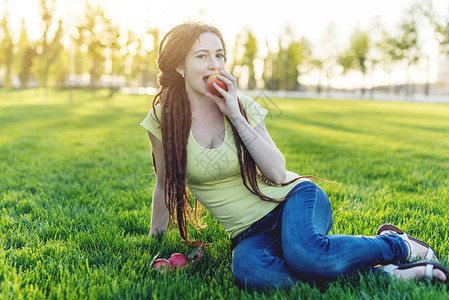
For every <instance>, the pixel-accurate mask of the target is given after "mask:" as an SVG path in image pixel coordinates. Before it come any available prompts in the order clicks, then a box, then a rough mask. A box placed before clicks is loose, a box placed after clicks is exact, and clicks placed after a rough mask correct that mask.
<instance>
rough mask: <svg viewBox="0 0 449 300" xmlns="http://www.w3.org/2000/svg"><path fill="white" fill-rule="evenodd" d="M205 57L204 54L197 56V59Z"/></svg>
mask: <svg viewBox="0 0 449 300" xmlns="http://www.w3.org/2000/svg"><path fill="white" fill-rule="evenodd" d="M205 57H206V55H204V54H201V55H198V58H205Z"/></svg>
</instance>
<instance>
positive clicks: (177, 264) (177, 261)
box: [168, 253, 188, 269]
mask: <svg viewBox="0 0 449 300" xmlns="http://www.w3.org/2000/svg"><path fill="white" fill-rule="evenodd" d="M168 261H169V263H170V267H171V268H172V269H175V268H182V267H183V266H185V265H187V262H188V260H187V257H185V256H184V255H182V254H181V253H173V254H172V255H171V256H170V258H169V259H168Z"/></svg>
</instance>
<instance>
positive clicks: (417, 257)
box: [377, 223, 438, 262]
mask: <svg viewBox="0 0 449 300" xmlns="http://www.w3.org/2000/svg"><path fill="white" fill-rule="evenodd" d="M386 234H395V235H399V236H400V237H401V238H402V239H403V240H404V241H405V242H406V243H407V245H408V248H409V254H408V256H407V258H406V259H405V261H406V262H416V261H435V262H438V256H437V255H436V254H435V251H434V250H433V249H432V247H430V246H429V245H427V244H426V243H424V242H423V241H420V240H418V239H417V238H414V237H412V236H410V235H408V234H406V233H405V232H403V231H402V230H400V229H399V228H397V227H396V226H394V225H392V224H389V223H384V224H382V225H380V226H379V228H377V235H386ZM416 244H418V245H421V246H424V247H426V248H427V253H425V255H421V254H418V253H417V251H416V249H414V247H413V246H414V245H416Z"/></svg>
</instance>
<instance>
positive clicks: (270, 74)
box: [263, 27, 311, 91]
mask: <svg viewBox="0 0 449 300" xmlns="http://www.w3.org/2000/svg"><path fill="white" fill-rule="evenodd" d="M310 57H311V45H310V42H309V41H308V40H307V39H306V38H304V37H302V38H301V39H299V40H297V39H295V37H294V35H293V32H292V29H291V28H289V27H287V28H286V29H285V36H284V37H283V38H279V41H278V51H277V52H271V51H270V52H269V53H268V55H267V57H266V58H265V60H264V74H263V80H264V82H265V88H267V89H270V90H288V91H294V90H298V88H299V81H298V79H299V78H298V77H299V75H300V73H299V68H300V66H301V65H303V64H305V63H306V62H307V61H308V60H309V59H310Z"/></svg>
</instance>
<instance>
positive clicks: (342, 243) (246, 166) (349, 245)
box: [141, 23, 449, 287]
mask: <svg viewBox="0 0 449 300" xmlns="http://www.w3.org/2000/svg"><path fill="white" fill-rule="evenodd" d="M225 62H226V49H225V44H224V42H223V38H222V36H221V34H220V32H219V31H218V30H217V29H216V28H214V27H211V26H207V25H203V24H196V23H186V24H182V25H179V26H176V27H174V28H173V29H172V30H170V31H169V32H168V33H167V34H166V35H165V37H164V38H163V40H162V42H161V44H160V47H159V58H158V67H159V69H160V71H161V73H160V75H159V83H160V86H161V89H160V91H159V93H158V94H157V95H156V96H155V98H154V101H153V108H152V109H151V111H150V113H149V115H148V116H147V118H146V119H145V120H144V121H143V122H142V123H141V125H142V126H143V127H145V128H146V129H147V130H148V135H149V138H150V141H151V145H152V152H153V165H154V169H155V172H156V184H155V188H154V194H153V204H152V215H151V229H150V234H152V235H157V234H159V233H162V232H163V231H165V230H166V228H167V225H168V221H169V218H170V217H172V218H175V217H176V220H177V224H178V228H179V231H180V234H181V237H182V238H183V239H184V240H185V241H186V242H189V243H192V242H191V241H190V240H189V239H188V235H187V220H188V219H189V220H193V217H192V214H191V213H189V205H190V202H189V199H188V194H187V190H186V186H187V187H188V188H189V190H190V191H191V192H192V194H193V195H194V196H195V198H196V199H197V200H199V201H200V202H201V203H202V204H203V205H204V206H205V207H206V208H207V209H208V210H209V211H210V212H211V213H212V214H213V215H214V216H215V218H216V219H217V220H218V221H219V222H220V223H221V224H222V225H223V226H224V228H225V229H226V231H227V233H228V234H229V236H230V238H231V240H232V272H233V274H234V276H235V279H236V282H237V283H238V284H239V285H241V286H243V285H245V284H246V285H247V286H250V287H262V286H282V287H288V286H290V285H291V284H294V283H295V282H298V281H304V282H323V281H331V280H334V279H336V278H337V277H338V276H339V275H345V274H351V273H353V272H355V271H357V270H359V269H362V268H368V267H372V266H375V265H379V264H380V265H382V267H381V268H382V269H383V270H384V271H385V272H387V273H390V274H392V275H393V276H395V277H397V278H401V279H419V278H425V277H428V278H437V279H438V280H439V281H441V282H446V281H447V280H448V276H449V270H448V269H447V268H445V267H444V266H443V265H441V264H439V263H437V261H438V260H437V256H436V255H435V253H434V251H433V250H432V248H431V247H430V246H428V245H427V244H425V243H423V242H421V241H419V240H417V239H415V238H412V237H410V236H408V235H407V234H405V233H403V232H402V231H401V230H399V229H398V228H396V227H394V226H393V225H391V224H383V225H382V226H380V227H379V228H378V231H377V234H378V235H376V236H371V237H365V236H348V235H328V232H329V230H330V229H331V227H332V211H331V206H330V203H329V199H328V197H327V195H326V194H325V192H324V191H323V190H322V189H321V188H320V187H319V186H317V185H316V184H315V183H313V182H312V181H310V180H309V179H308V178H309V177H311V176H302V177H301V176H299V175H298V174H295V173H293V172H290V171H287V170H286V169H285V159H284V157H283V155H282V154H281V152H280V151H279V150H278V148H277V147H276V145H275V144H274V142H273V140H272V139H271V138H270V135H269V134H268V132H267V130H266V128H265V125H264V117H265V116H266V114H267V110H265V109H264V108H263V107H262V106H260V105H259V104H258V103H256V102H255V101H254V100H253V99H251V98H250V97H246V96H242V95H239V96H238V95H237V80H236V78H235V77H233V76H232V75H231V74H229V73H228V72H226V71H224V67H225ZM214 73H219V74H220V75H219V76H218V79H219V80H221V81H222V82H223V83H224V84H225V85H226V87H227V91H226V90H225V89H222V88H220V87H219V86H218V85H217V84H215V83H214V87H215V89H216V90H217V91H218V93H219V94H220V95H221V97H218V96H215V95H213V94H212V93H211V92H209V90H208V87H207V79H208V77H209V76H210V75H212V74H214ZM416 261H418V262H416ZM412 262H413V263H412Z"/></svg>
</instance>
